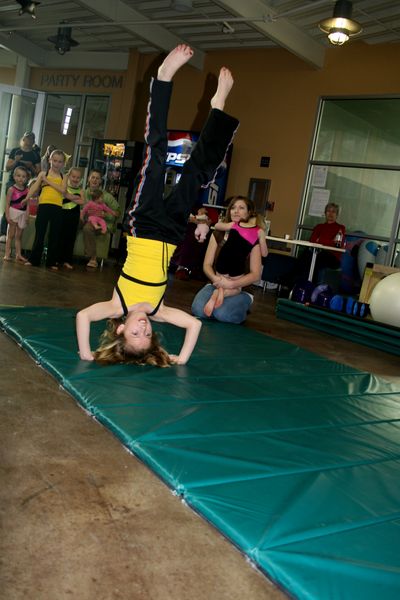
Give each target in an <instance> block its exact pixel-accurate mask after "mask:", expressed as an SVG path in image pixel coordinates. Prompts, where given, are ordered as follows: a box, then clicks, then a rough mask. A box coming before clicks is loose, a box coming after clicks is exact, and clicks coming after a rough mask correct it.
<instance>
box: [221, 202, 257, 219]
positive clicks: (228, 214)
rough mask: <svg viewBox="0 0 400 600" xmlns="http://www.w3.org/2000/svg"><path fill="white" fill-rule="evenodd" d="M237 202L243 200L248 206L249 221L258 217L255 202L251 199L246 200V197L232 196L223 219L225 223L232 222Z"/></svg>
mask: <svg viewBox="0 0 400 600" xmlns="http://www.w3.org/2000/svg"><path fill="white" fill-rule="evenodd" d="M237 200H243V202H244V203H245V204H246V206H247V210H248V211H249V216H248V219H247V220H249V219H251V218H252V217H255V216H256V214H257V213H256V209H255V206H254V202H253V200H250V198H246V196H231V197H230V198H227V202H228V206H227V207H226V211H225V216H224V218H223V219H222V221H223V222H224V223H230V221H231V220H232V219H231V210H232V207H233V205H234V204H235V202H236V201H237Z"/></svg>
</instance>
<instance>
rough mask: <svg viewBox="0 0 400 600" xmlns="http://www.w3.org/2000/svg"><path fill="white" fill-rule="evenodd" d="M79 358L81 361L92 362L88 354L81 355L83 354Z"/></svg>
mask: <svg viewBox="0 0 400 600" xmlns="http://www.w3.org/2000/svg"><path fill="white" fill-rule="evenodd" d="M79 358H80V359H81V360H94V358H93V354H92V353H90V354H83V353H82V354H79Z"/></svg>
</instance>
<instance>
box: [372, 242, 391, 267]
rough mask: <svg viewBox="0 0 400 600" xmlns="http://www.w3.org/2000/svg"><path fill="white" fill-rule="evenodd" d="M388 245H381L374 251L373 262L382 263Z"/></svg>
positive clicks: (384, 260) (384, 259)
mask: <svg viewBox="0 0 400 600" xmlns="http://www.w3.org/2000/svg"><path fill="white" fill-rule="evenodd" d="M388 250H389V246H381V247H380V248H379V250H378V252H377V253H376V257H375V264H376V265H384V264H385V262H386V257H387V254H388Z"/></svg>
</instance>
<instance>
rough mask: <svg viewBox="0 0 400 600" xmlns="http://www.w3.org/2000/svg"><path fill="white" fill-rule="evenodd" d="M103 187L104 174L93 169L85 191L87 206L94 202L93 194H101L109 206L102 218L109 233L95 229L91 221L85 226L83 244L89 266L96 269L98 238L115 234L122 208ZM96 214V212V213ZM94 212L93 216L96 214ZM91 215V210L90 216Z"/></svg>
mask: <svg viewBox="0 0 400 600" xmlns="http://www.w3.org/2000/svg"><path fill="white" fill-rule="evenodd" d="M101 185H102V174H101V172H100V171H97V169H93V170H92V171H91V172H90V173H89V177H88V187H87V188H86V190H85V191H84V194H83V195H84V200H85V204H86V203H88V202H89V201H90V200H92V194H93V193H97V192H99V191H100V192H101V194H102V196H101V199H102V201H103V202H104V204H106V205H107V206H108V208H109V209H111V210H110V212H109V213H103V214H102V215H101V216H102V218H104V220H105V222H106V224H107V231H105V232H103V231H102V229H97V228H96V227H94V226H93V225H92V223H91V221H90V220H88V221H87V222H86V223H85V224H84V226H83V243H84V246H85V254H86V256H88V257H89V262H88V263H87V266H88V267H90V268H93V269H95V268H96V267H97V266H98V263H97V255H96V238H97V236H98V235H105V234H106V233H107V232H109V233H113V232H114V231H115V222H116V219H117V217H118V216H119V214H120V208H119V204H118V201H117V200H116V199H115V198H114V196H112V195H111V194H110V193H109V192H105V191H103V190H102V188H101ZM94 212H96V211H94ZM94 212H93V214H94ZM90 215H91V211H90V210H89V212H88V216H90Z"/></svg>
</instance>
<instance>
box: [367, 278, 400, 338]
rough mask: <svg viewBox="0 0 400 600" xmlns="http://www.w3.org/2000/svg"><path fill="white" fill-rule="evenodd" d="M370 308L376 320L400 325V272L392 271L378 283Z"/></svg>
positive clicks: (373, 292)
mask: <svg viewBox="0 0 400 600" xmlns="http://www.w3.org/2000/svg"><path fill="white" fill-rule="evenodd" d="M369 308H370V312H371V315H372V318H373V319H375V321H380V322H381V323H386V324H387V325H393V326H394V327H400V273H392V275H388V276H387V277H385V278H384V279H382V280H381V281H380V282H379V283H377V284H376V286H375V287H374V289H373V290H372V294H371V298H370V301H369Z"/></svg>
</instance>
